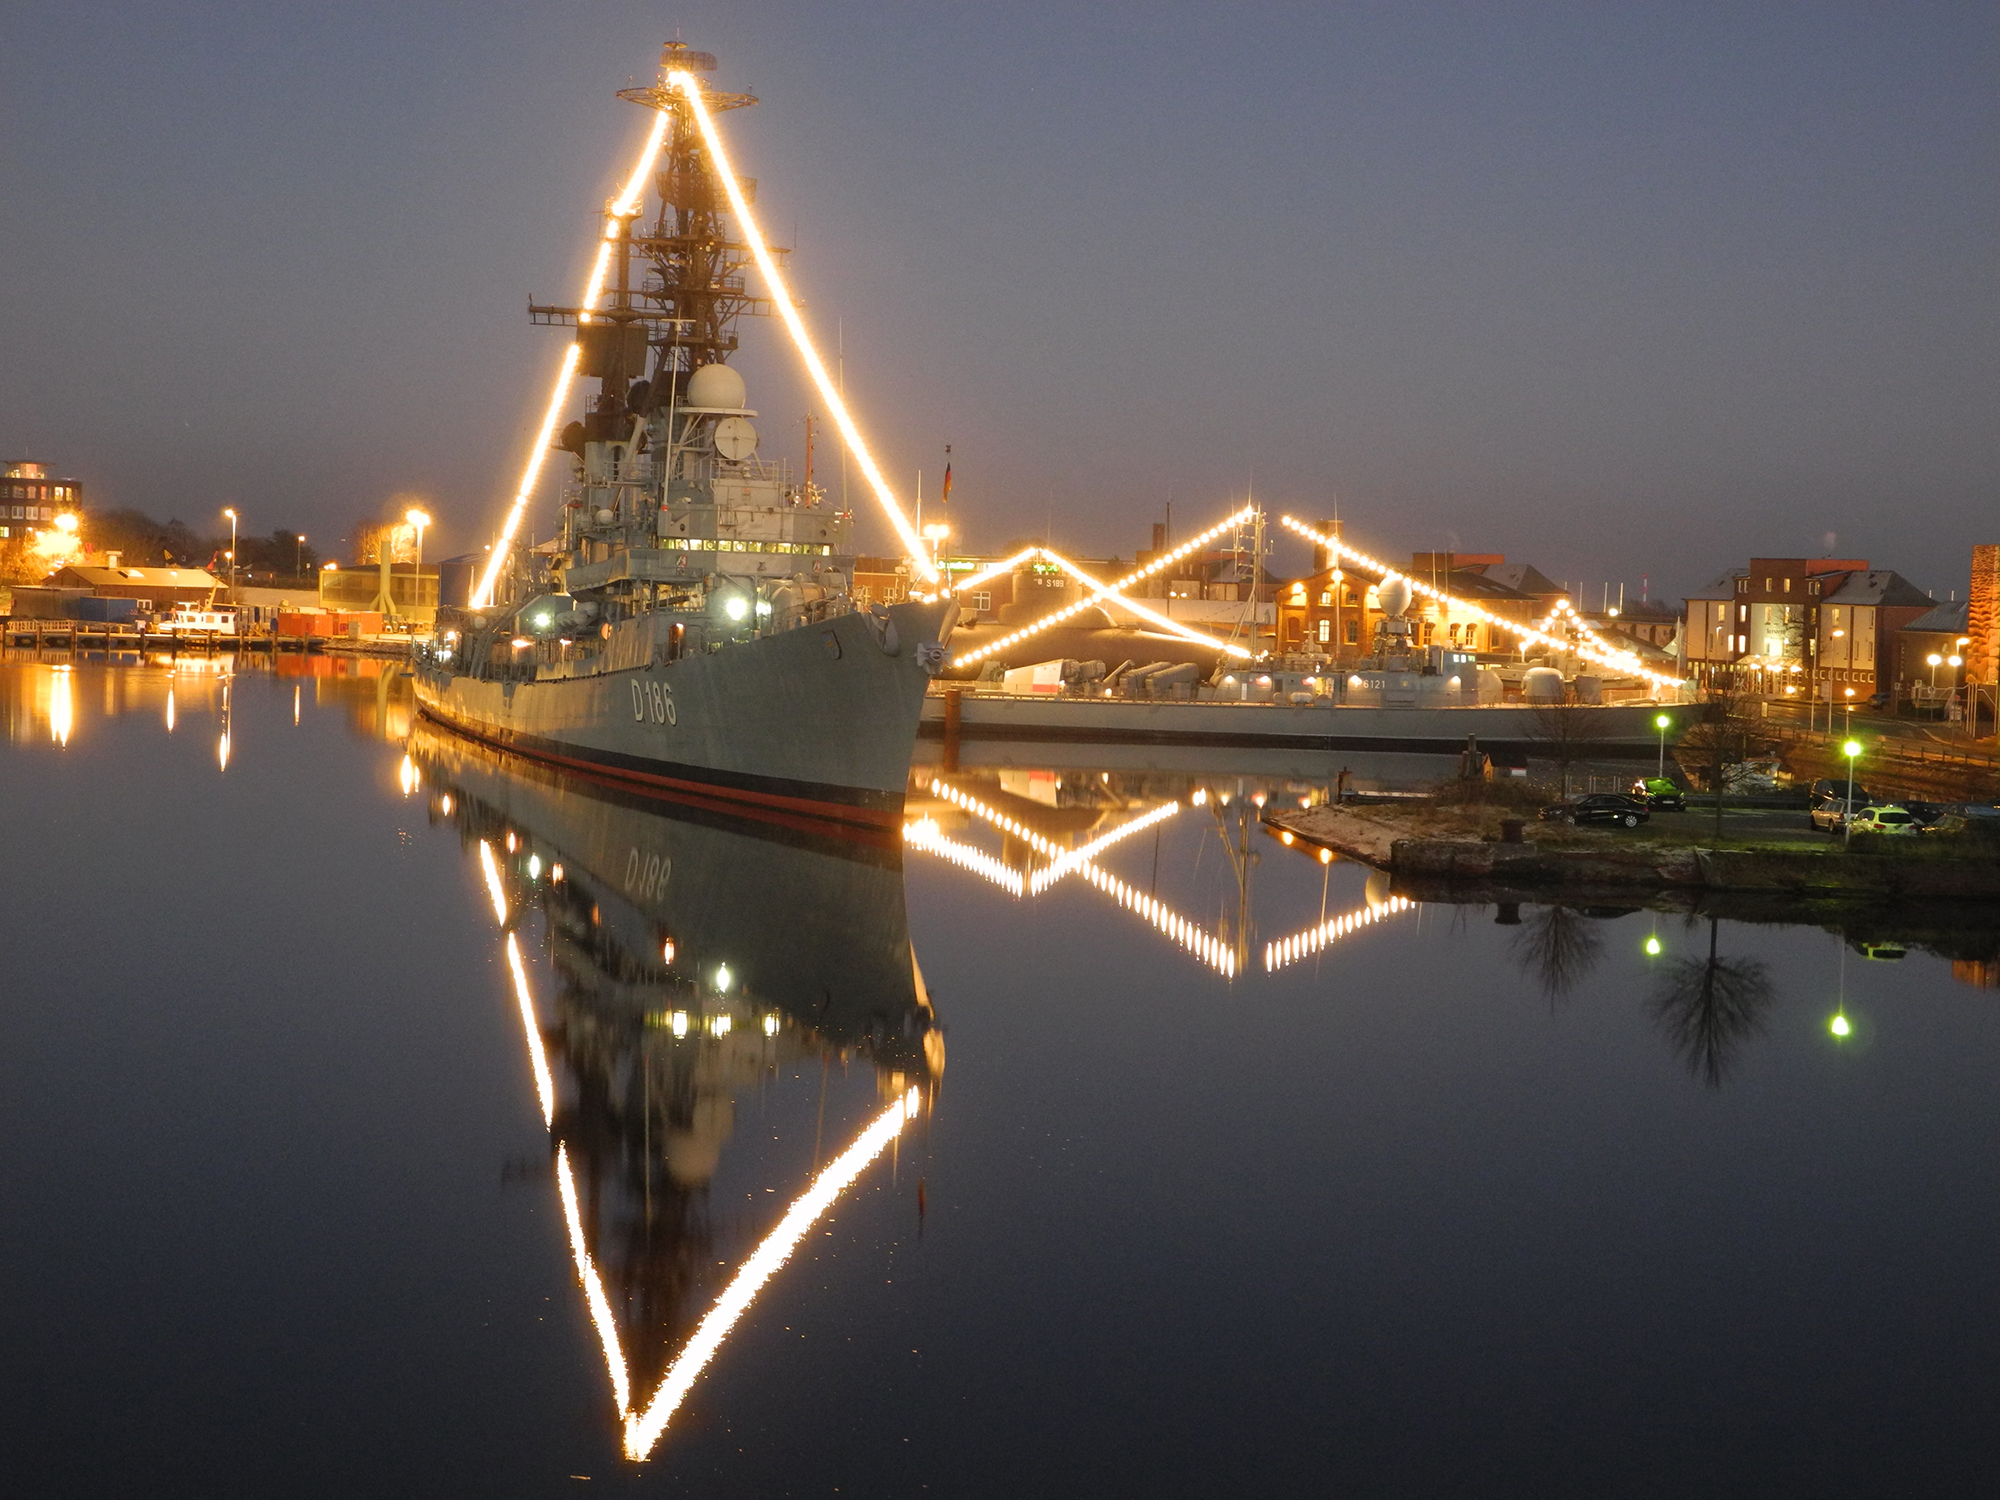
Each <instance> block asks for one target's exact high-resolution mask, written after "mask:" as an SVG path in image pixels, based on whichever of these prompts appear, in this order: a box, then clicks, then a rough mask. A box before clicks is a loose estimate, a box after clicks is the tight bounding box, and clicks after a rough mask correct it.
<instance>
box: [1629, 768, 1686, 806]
mask: <svg viewBox="0 0 2000 1500" xmlns="http://www.w3.org/2000/svg"><path fill="white" fill-rule="evenodd" d="M1631 794H1632V796H1634V797H1636V798H1637V799H1638V800H1639V801H1641V802H1643V803H1645V804H1646V806H1648V807H1659V808H1664V809H1666V810H1667V811H1668V812H1686V811H1687V794H1686V793H1685V792H1683V791H1682V790H1681V789H1680V788H1679V787H1677V786H1675V785H1674V784H1673V782H1672V781H1670V780H1668V779H1667V778H1666V777H1664V776H1641V777H1640V778H1639V779H1638V780H1637V781H1635V782H1633V783H1632V793H1631Z"/></svg>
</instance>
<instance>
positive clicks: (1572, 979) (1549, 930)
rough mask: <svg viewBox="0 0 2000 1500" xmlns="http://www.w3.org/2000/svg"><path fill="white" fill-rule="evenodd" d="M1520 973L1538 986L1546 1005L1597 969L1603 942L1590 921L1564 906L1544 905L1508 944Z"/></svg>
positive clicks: (1565, 996) (1562, 997)
mask: <svg viewBox="0 0 2000 1500" xmlns="http://www.w3.org/2000/svg"><path fill="white" fill-rule="evenodd" d="M1508 947H1509V949H1510V950H1511V951H1512V952H1513V955H1514V959H1515V961H1516V962H1517V963H1519V964H1520V966H1521V968H1522V970H1523V972H1525V973H1528V974H1531V975H1533V976H1534V977H1535V978H1537V979H1539V980H1540V981H1541V984H1542V994H1543V995H1544V996H1546V997H1547V999H1548V1002H1549V1004H1550V1005H1554V1004H1556V1003H1557V1002H1558V1001H1560V1000H1563V999H1566V998H1567V997H1568V995H1569V993H1570V991H1572V990H1574V989H1575V988H1576V987H1577V986H1578V985H1579V984H1581V983H1582V982H1583V979H1584V976H1585V975H1586V974H1588V973H1589V972H1590V971H1591V970H1592V969H1593V968H1595V967H1596V966H1597V959H1598V955H1599V954H1600V953H1601V952H1602V951H1603V949H1604V939H1603V938H1602V937H1600V936H1599V935H1598V933H1597V930H1596V928H1595V927H1594V926H1593V925H1592V924H1591V923H1590V921H1589V920H1588V919H1587V918H1585V917H1583V916H1582V915H1580V914H1579V913H1578V912H1577V911H1575V910H1574V909H1573V908H1571V907H1567V906H1544V907H1542V908H1541V909H1540V910H1539V911H1537V912H1536V913H1535V914H1534V915H1533V916H1532V917H1530V918H1528V920H1527V921H1525V922H1523V923H1522V924H1521V930H1520V931H1519V932H1517V933H1515V934H1514V935H1513V937H1512V938H1511V939H1510V940H1509V942H1508Z"/></svg>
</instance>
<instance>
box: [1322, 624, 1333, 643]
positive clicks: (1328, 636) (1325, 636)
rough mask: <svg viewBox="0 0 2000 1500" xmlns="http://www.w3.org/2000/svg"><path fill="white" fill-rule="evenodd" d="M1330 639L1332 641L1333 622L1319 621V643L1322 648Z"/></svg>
mask: <svg viewBox="0 0 2000 1500" xmlns="http://www.w3.org/2000/svg"><path fill="white" fill-rule="evenodd" d="M1332 639H1333V621H1331V620H1321V621H1320V622H1319V643H1320V644H1321V645H1322V646H1324V645H1325V644H1326V643H1327V642H1328V641H1331V640H1332Z"/></svg>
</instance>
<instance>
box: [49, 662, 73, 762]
mask: <svg viewBox="0 0 2000 1500" xmlns="http://www.w3.org/2000/svg"><path fill="white" fill-rule="evenodd" d="M69 679H70V673H69V668H68V667H57V668H56V669H55V671H54V672H53V673H51V674H50V682H49V738H50V739H52V740H54V741H55V742H56V743H57V744H58V745H61V746H63V747H64V748H65V749H67V748H68V746H69V734H70V730H71V729H72V728H73V727H75V724H76V704H75V701H74V700H73V699H72V697H71V695H70V680H69Z"/></svg>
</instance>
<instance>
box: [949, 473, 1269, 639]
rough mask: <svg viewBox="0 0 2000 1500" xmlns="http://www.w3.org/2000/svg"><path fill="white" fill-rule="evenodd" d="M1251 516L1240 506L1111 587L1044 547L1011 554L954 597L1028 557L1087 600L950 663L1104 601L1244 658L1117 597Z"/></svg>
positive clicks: (1251, 512)
mask: <svg viewBox="0 0 2000 1500" xmlns="http://www.w3.org/2000/svg"><path fill="white" fill-rule="evenodd" d="M1256 514H1257V510H1256V507H1255V506H1248V505H1246V506H1245V507H1243V509H1241V510H1239V511H1237V512H1236V513H1235V514H1234V515H1231V516H1226V517H1224V518H1223V519H1222V520H1220V521H1218V522H1216V524H1215V525H1213V526H1211V527H1209V528H1208V530H1206V531H1204V532H1202V533H1201V534H1200V535H1198V536H1194V537H1190V538H1189V539H1188V540H1187V541H1185V542H1183V543H1181V545H1180V546H1178V547H1176V548H1175V549H1174V550H1173V551H1171V552H1169V553H1167V554H1165V555H1164V556H1162V557H1156V558H1154V559H1153V561H1151V562H1149V563H1148V564H1146V566H1145V567H1143V568H1138V569H1135V570H1134V571H1132V572H1130V573H1127V574H1126V575H1125V576H1124V577H1123V578H1120V579H1117V580H1116V581H1114V582H1112V583H1100V582H1099V581H1098V580H1097V579H1095V578H1093V577H1091V576H1090V574H1088V573H1086V572H1084V570H1083V569H1082V568H1080V567H1078V566H1077V565H1076V564H1075V563H1073V562H1071V561H1070V560H1069V559H1068V558H1066V557H1064V556H1062V555H1061V554H1060V553H1058V552H1055V551H1053V550H1052V549H1050V548H1048V547H1030V548H1028V549H1027V550H1026V551H1024V552H1017V553H1016V554H1014V556H1012V557H1010V558H1008V559H1007V560H1006V561H1005V562H1000V563H995V564H994V565H993V566H992V567H990V568H988V569H987V570H986V571H985V572H983V573H975V574H974V575H973V576H972V577H970V578H968V579H966V580H965V581H964V582H962V583H959V584H956V585H954V590H955V591H956V592H960V593H962V592H964V591H965V590H966V589H969V588H972V587H974V586H975V585H977V584H980V583H984V582H986V581H987V580H989V579H991V578H995V577H997V576H999V574H1001V573H1003V572H1006V571H1007V570H1008V569H1010V568H1013V567H1016V566H1018V565H1019V564H1020V563H1022V562H1024V561H1026V560H1027V559H1029V558H1033V557H1042V558H1046V559H1047V560H1048V561H1049V562H1051V563H1053V564H1055V565H1056V566H1057V567H1058V568H1061V569H1062V570H1063V571H1064V572H1066V573H1068V574H1069V575H1070V576H1071V577H1072V578H1075V579H1077V580H1078V581H1079V582H1081V583H1083V584H1085V585H1086V586H1087V587H1088V588H1089V589H1090V590H1091V593H1090V594H1089V595H1088V596H1087V597H1085V598H1083V599H1079V600H1078V601H1077V602H1076V603H1074V604H1069V605H1065V606H1064V607H1063V608H1061V609H1059V610H1057V611H1055V612H1054V613H1053V614H1047V615H1044V616H1042V618H1041V619H1039V620H1037V621H1035V622H1034V624H1032V625H1028V626H1024V627H1023V628H1022V629H1020V630H1016V631H1014V632H1012V633H1011V634H1008V635H1003V636H1001V637H999V639H997V640H992V641H988V642H986V643H985V644H984V645H982V646H977V647H975V648H973V649H972V650H970V651H966V652H962V653H956V654H955V655H954V657H953V659H954V660H956V661H961V662H973V661H979V660H980V659H981V658H983V657H988V656H991V655H992V654H993V653H994V652H996V651H1000V650H1003V649H1005V648H1006V647H1008V646H1012V645H1015V644H1017V643H1019V642H1021V641H1025V640H1027V639H1029V638H1030V637H1032V636H1037V635H1040V634H1041V633H1042V632H1043V631H1045V630H1048V629H1050V628H1052V627H1054V626H1056V625H1060V624H1061V623H1062V622H1063V621H1064V620H1067V619H1071V618H1073V617H1075V616H1076V615H1079V614H1081V613H1082V612H1083V611H1084V610H1086V609H1089V608H1090V607H1091V606H1092V605H1093V604H1097V603H1099V602H1100V601H1102V600H1105V599H1110V600H1113V601H1115V602H1116V603H1118V604H1121V605H1123V606H1124V607H1125V608H1126V609H1129V610H1130V611H1131V612H1132V613H1133V614H1135V615H1138V616H1140V617H1141V618H1142V619H1145V620H1148V621H1150V622H1151V623H1153V624H1155V625H1158V626H1159V627H1161V628H1162V629H1164V630H1166V631H1167V632H1169V633H1170V634H1172V635H1177V636H1179V637H1180V638H1181V639H1182V640H1185V641H1191V642H1194V643H1195V644H1198V645H1203V646H1210V647H1213V648H1215V649H1216V650H1219V651H1225V652H1228V653H1229V654H1230V655H1232V656H1239V657H1244V658H1248V657H1249V656H1251V655H1252V654H1253V653H1252V652H1250V651H1249V650H1247V649H1245V648H1244V647H1242V646H1238V645H1236V644H1235V643H1233V642H1231V641H1224V640H1220V639H1218V638H1217V637H1215V636H1212V635H1208V634H1206V633H1205V632H1203V631H1199V630H1190V629H1189V628H1188V627H1187V626H1185V625H1183V624H1181V623H1180V621H1178V620H1174V619H1170V618H1169V617H1168V616H1166V615H1163V614H1160V613H1159V612H1158V611H1156V610H1153V609H1150V608H1148V607H1147V606H1146V605H1143V604H1140V603H1139V602H1137V601H1136V600H1134V599H1132V598H1131V597H1130V596H1128V595H1127V594H1125V593H1123V592H1122V590H1125V589H1128V588H1130V587H1131V586H1132V585H1133V584H1135V583H1139V582H1142V581H1143V580H1145V579H1147V578H1150V577H1152V576H1153V575H1154V574H1155V573H1158V572H1160V571H1161V570H1162V569H1164V568H1170V567H1172V566H1173V565H1174V564H1175V563H1177V562H1179V561H1180V560H1181V559H1182V558H1184V557H1186V556H1187V555H1188V554H1189V553H1190V552H1194V551H1197V550H1199V549H1200V548H1202V547H1204V546H1206V545H1207V544H1208V543H1209V542H1211V541H1213V540H1214V539H1215V538H1216V537H1217V536H1219V535H1221V534H1222V533H1223V532H1225V531H1227V530H1229V529H1230V528H1231V527H1232V526H1240V525H1241V524H1242V523H1243V522H1244V521H1246V520H1249V519H1250V518H1251V517H1252V516H1254V515H1256Z"/></svg>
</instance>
